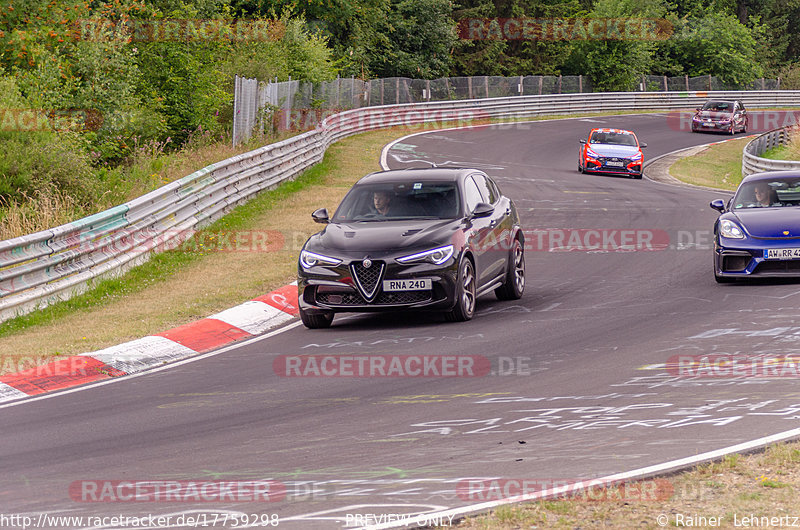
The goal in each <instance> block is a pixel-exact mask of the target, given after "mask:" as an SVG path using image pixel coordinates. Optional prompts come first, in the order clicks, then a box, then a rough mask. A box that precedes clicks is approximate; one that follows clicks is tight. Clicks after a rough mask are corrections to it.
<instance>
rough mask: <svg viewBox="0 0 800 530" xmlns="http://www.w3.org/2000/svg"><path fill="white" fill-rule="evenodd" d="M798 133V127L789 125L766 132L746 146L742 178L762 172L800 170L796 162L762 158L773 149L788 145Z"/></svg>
mask: <svg viewBox="0 0 800 530" xmlns="http://www.w3.org/2000/svg"><path fill="white" fill-rule="evenodd" d="M796 133H797V126H795V125H789V126H786V127H781V128H780V129H775V130H774V131H769V132H766V133H764V134H762V135H760V136H758V137H756V138H754V139H753V140H751V141H750V142H748V143H747V145H746V146H744V149H743V150H742V176H743V177H746V176H747V175H752V174H753V173H760V172H762V171H779V170H784V169H800V162H799V161H795V160H772V159H770V158H762V157H761V156H760V155H763V154H764V153H765V152H766V151H768V150H770V149H772V148H773V147H779V146H781V145H786V144H787V143H789V141H790V140H791V139H792V135H793V134H796Z"/></svg>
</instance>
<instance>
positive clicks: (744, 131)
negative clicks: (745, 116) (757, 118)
mask: <svg viewBox="0 0 800 530" xmlns="http://www.w3.org/2000/svg"><path fill="white" fill-rule="evenodd" d="M746 132H747V120H744V125H742V133H746Z"/></svg>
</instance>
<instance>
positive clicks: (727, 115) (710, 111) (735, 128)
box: [692, 99, 749, 134]
mask: <svg viewBox="0 0 800 530" xmlns="http://www.w3.org/2000/svg"><path fill="white" fill-rule="evenodd" d="M748 120H749V118H748V117H747V110H746V109H745V108H744V104H743V103H742V102H741V101H739V100H719V99H712V100H709V101H706V103H705V104H704V105H703V106H702V107H698V109H697V112H696V113H695V114H694V116H692V132H702V131H706V132H721V133H727V134H736V133H737V132H747V125H748Z"/></svg>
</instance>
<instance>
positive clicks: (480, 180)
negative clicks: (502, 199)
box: [472, 174, 497, 204]
mask: <svg viewBox="0 0 800 530" xmlns="http://www.w3.org/2000/svg"><path fill="white" fill-rule="evenodd" d="M472 178H474V179H475V184H477V185H478V190H480V192H481V196H482V197H483V199H482V200H483V202H486V203H489V204H494V203H496V202H497V195H496V194H495V193H494V190H493V189H492V188H491V187H490V186H489V183H488V182H487V181H486V178H484V176H483V175H479V174H475V175H472Z"/></svg>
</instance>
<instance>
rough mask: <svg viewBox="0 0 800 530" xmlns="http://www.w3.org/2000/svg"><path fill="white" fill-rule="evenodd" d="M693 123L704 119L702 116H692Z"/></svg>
mask: <svg viewBox="0 0 800 530" xmlns="http://www.w3.org/2000/svg"><path fill="white" fill-rule="evenodd" d="M692 121H703V118H701V117H700V116H692Z"/></svg>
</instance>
